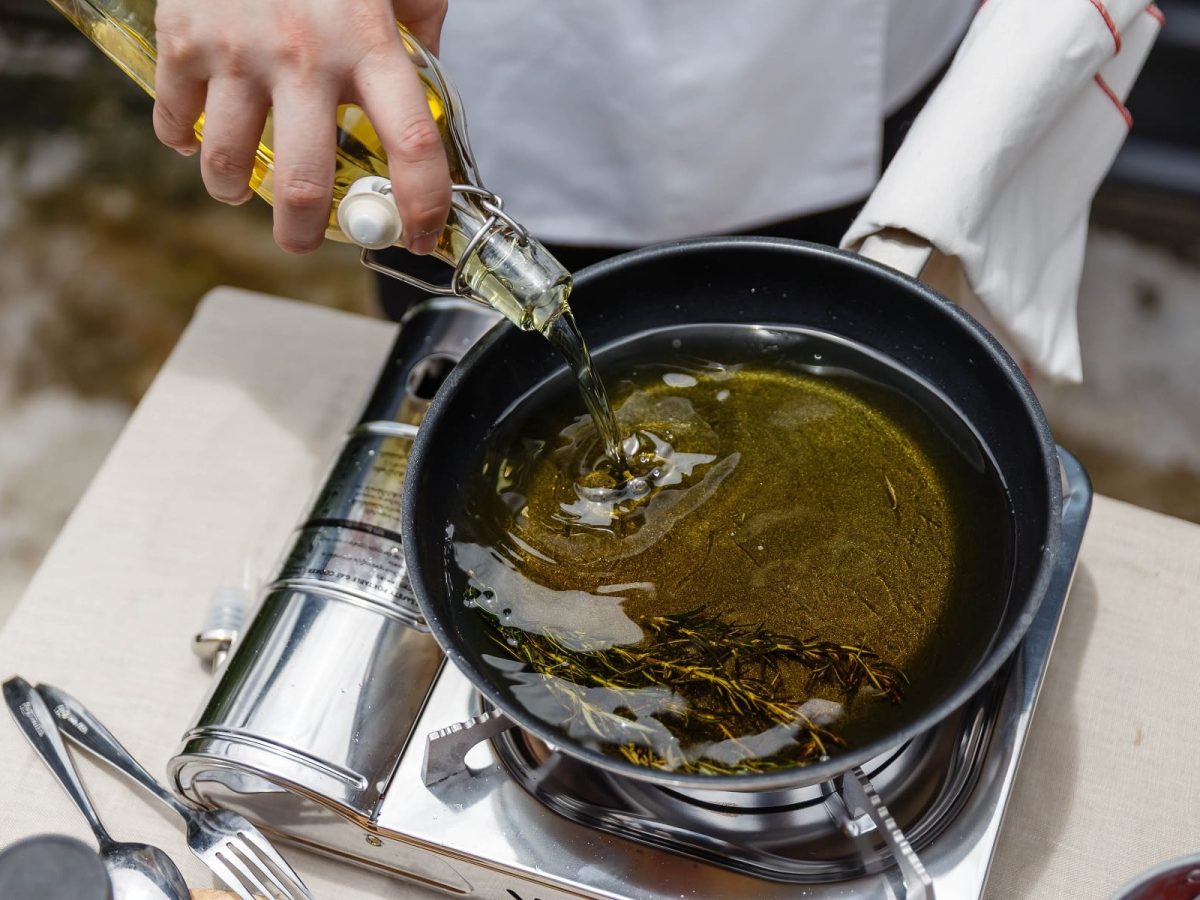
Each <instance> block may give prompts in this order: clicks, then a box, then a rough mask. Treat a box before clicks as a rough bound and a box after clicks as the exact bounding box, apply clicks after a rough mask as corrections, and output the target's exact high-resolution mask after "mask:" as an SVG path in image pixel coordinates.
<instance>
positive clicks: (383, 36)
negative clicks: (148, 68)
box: [154, 0, 450, 253]
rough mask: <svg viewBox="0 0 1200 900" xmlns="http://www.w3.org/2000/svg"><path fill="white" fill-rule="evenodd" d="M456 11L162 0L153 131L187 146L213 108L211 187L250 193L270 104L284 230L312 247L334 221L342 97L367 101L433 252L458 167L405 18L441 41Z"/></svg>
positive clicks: (304, 0) (407, 224)
mask: <svg viewBox="0 0 1200 900" xmlns="http://www.w3.org/2000/svg"><path fill="white" fill-rule="evenodd" d="M445 13H446V0H394V2H388V0H338V2H330V0H203V2H196V0H159V3H158V9H157V12H156V14H155V26H156V29H157V32H158V67H157V75H156V78H155V92H156V94H157V100H156V102H155V104H154V131H155V133H156V134H157V135H158V138H159V140H160V141H162V142H163V143H164V144H166V145H167V146H168V147H173V148H174V149H175V150H178V151H179V152H180V153H183V154H185V155H190V154H192V153H195V152H196V149H197V147H198V146H199V144H198V142H197V140H196V136H195V133H194V132H193V130H192V129H193V125H194V123H195V122H196V120H197V119H198V118H199V117H200V114H201V113H204V143H203V147H202V148H201V150H200V171H201V174H202V176H203V178H204V185H205V187H206V188H207V189H208V192H209V194H211V195H212V196H213V197H214V198H216V199H217V200H221V201H223V202H225V203H232V204H239V203H244V202H245V201H246V200H247V199H249V197H250V188H249V186H248V185H249V181H250V174H251V170H252V169H253V166H254V158H255V151H256V149H257V148H258V142H259V138H260V136H261V135H262V131H263V126H264V124H265V122H266V116H267V111H268V109H271V110H272V111H273V122H274V151H275V166H274V204H275V241H276V243H278V244H279V246H280V247H282V248H283V249H284V250H289V251H291V252H293V253H306V252H309V251H311V250H315V249H316V248H317V247H318V246H320V244H321V241H322V238H323V235H324V232H325V226H326V224H327V222H328V219H329V208H330V204H331V201H332V196H333V173H334V154H335V149H336V147H335V145H336V114H337V106H338V104H339V103H354V104H357V105H359V106H361V107H362V108H363V110H364V111H365V112H366V114H367V117H368V118H369V119H370V120H371V124H372V125H373V126H374V127H375V131H376V132H377V133H378V135H379V138H380V140H381V141H382V143H383V147H384V150H385V151H386V153H387V157H388V163H389V171H390V176H391V180H392V186H393V196H394V197H395V198H396V206H397V207H399V210H400V218H401V221H402V222H403V223H404V231H405V235H406V236H407V239H406V241H405V246H406V247H408V249H409V250H411V251H412V252H414V253H428V252H429V251H431V250H432V249H433V248H434V246H435V244H436V243H437V237H438V235H439V234H440V233H441V231H442V228H443V226H444V225H445V222H446V215H447V213H448V211H449V208H450V173H449V167H448V164H447V162H446V154H445V151H444V149H443V148H442V142H441V138H440V137H439V135H438V130H437V126H436V125H435V124H434V122H433V118H432V116H431V115H430V112H429V107H428V105H427V104H426V102H425V92H424V88H423V87H422V85H421V82H420V79H419V78H418V77H417V73H416V69H415V68H414V67H413V65H412V63H411V62H410V61H409V59H408V56H407V54H406V53H405V51H404V47H403V45H402V43H401V41H400V36H399V33H398V32H397V30H396V20H397V19H399V20H400V21H402V22H404V24H405V26H406V27H407V28H409V30H411V31H412V32H413V34H415V35H416V37H417V39H418V40H420V41H421V42H422V43H423V44H424V45H425V46H426V47H427V48H429V50H430V52H432V53H436V52H437V45H438V37H439V35H440V32H441V27H442V19H443V18H444V16H445Z"/></svg>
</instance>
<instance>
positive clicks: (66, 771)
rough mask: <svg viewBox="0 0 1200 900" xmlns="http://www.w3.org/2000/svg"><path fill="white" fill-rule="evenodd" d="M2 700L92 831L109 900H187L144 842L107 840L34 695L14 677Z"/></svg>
mask: <svg viewBox="0 0 1200 900" xmlns="http://www.w3.org/2000/svg"><path fill="white" fill-rule="evenodd" d="M4 702H5V704H6V705H7V706H8V709H9V711H10V712H11V713H12V714H13V718H14V719H16V720H17V724H18V725H19V726H20V727H21V731H23V732H24V733H25V737H26V738H28V739H29V743H30V744H32V745H33V749H34V750H36V751H37V753H38V755H39V756H41V758H42V760H43V761H44V762H45V763H46V765H47V766H48V767H49V768H50V771H51V772H53V773H54V776H55V777H56V778H57V779H58V782H59V784H61V785H62V786H63V790H65V791H66V792H67V795H68V796H69V797H70V798H71V799H72V800H73V801H75V805H76V806H77V807H79V811H80V812H81V813H83V817H84V818H85V819H87V823H88V825H90V826H91V828H92V831H93V832H94V833H95V835H96V842H97V843H98V844H99V845H100V859H101V860H102V861H103V863H104V867H105V869H107V870H108V877H109V879H110V880H111V881H112V889H113V900H188V898H189V897H190V896H191V894H190V893H189V891H188V886H187V884H186V883H185V882H184V880H183V876H182V875H181V874H180V873H179V869H178V868H177V867H176V866H175V863H173V862H171V858H170V857H169V856H167V854H166V853H164V852H163V851H162V850H159V849H158V848H157V847H151V846H150V845H149V844H122V843H117V842H116V841H114V840H113V839H112V837H110V836H109V833H108V831H106V830H105V828H104V826H103V825H102V824H101V823H100V818H99V816H97V815H96V810H95V808H94V807H93V806H92V801H91V800H90V799H88V795H87V792H86V791H85V790H84V789H83V782H81V781H80V780H79V774H78V773H77V772H76V771H75V767H74V765H72V764H71V757H69V756H68V755H67V748H66V747H65V746H63V742H62V738H61V737H60V736H59V734H58V728H57V727H56V726H55V724H54V717H53V716H52V715H51V713H50V710H49V708H48V707H47V706H46V702H45V701H44V700H43V699H42V698H41V696H40V695H39V694H38V692H37V691H35V690H34V689H33V688H32V687H31V686H30V685H29V683H28V682H27V681H25V679H24V678H20V677H16V676H14V677H13V678H10V679H9V680H8V681H6V682H4Z"/></svg>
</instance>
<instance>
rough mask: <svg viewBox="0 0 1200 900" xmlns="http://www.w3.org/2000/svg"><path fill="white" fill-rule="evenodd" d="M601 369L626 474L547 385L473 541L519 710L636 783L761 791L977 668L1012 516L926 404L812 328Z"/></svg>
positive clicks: (974, 445) (644, 354)
mask: <svg viewBox="0 0 1200 900" xmlns="http://www.w3.org/2000/svg"><path fill="white" fill-rule="evenodd" d="M602 361H603V364H604V365H603V369H604V373H605V377H606V380H607V381H608V383H609V384H610V385H611V386H612V387H613V389H614V395H615V398H616V404H615V406H616V417H617V422H618V426H619V427H620V428H621V429H622V430H623V431H624V432H626V433H630V432H632V433H634V434H635V436H636V447H634V446H633V444H634V442H633V441H629V440H627V441H626V447H627V448H628V449H629V451H630V452H629V455H628V463H627V465H628V472H626V473H621V472H614V465H613V464H612V463H611V462H610V461H608V459H607V458H606V457H605V455H604V447H603V442H602V441H601V440H600V438H599V436H598V435H597V433H596V430H595V427H594V425H593V423H592V421H591V420H590V419H588V418H587V417H581V416H578V415H577V414H576V412H577V411H576V408H575V407H573V405H572V403H571V400H572V398H571V397H570V393H569V392H567V391H566V390H565V389H564V388H565V383H564V382H562V381H561V380H558V381H552V382H550V383H547V384H546V385H544V386H543V387H542V388H541V389H539V390H537V391H535V392H533V393H532V394H531V395H530V396H529V397H527V398H526V399H525V401H523V402H522V403H521V404H519V405H518V406H516V407H515V408H514V409H513V410H512V411H511V412H510V414H509V415H508V416H507V417H506V418H505V420H504V421H503V422H501V423H500V424H499V425H498V426H497V428H496V429H495V431H494V432H493V434H492V435H491V436H490V439H489V441H488V443H487V446H486V448H485V450H484V451H483V456H482V458H481V461H480V471H479V476H478V478H477V480H476V482H475V484H473V485H472V486H471V488H470V490H469V491H468V493H467V498H468V499H467V503H466V504H465V506H464V511H463V515H462V517H461V520H460V521H459V522H458V523H456V525H455V528H454V532H453V546H452V548H451V550H452V554H453V557H454V560H455V562H456V564H457V566H458V568H459V569H460V570H461V572H462V573H463V575H464V576H465V578H464V581H465V583H466V585H467V587H466V596H465V597H464V599H465V600H466V603H465V604H464V608H463V609H462V610H461V611H460V613H459V615H463V616H480V617H482V618H483V619H484V620H485V621H486V623H487V625H488V626H489V628H488V631H489V633H490V636H491V638H492V644H493V646H491V647H490V648H489V650H490V653H489V655H488V656H487V657H486V658H487V660H488V661H489V662H490V663H491V664H492V665H493V666H495V667H496V669H497V678H496V680H497V681H498V682H503V683H505V684H506V685H507V686H508V689H509V690H511V692H512V695H513V697H514V699H515V700H516V702H517V703H518V704H520V705H522V706H524V707H525V708H526V709H527V710H529V711H530V712H531V713H532V714H533V715H535V716H538V717H539V718H541V719H543V720H544V721H546V722H548V723H549V724H551V725H553V726H555V727H557V728H559V729H560V730H561V731H563V732H564V733H566V734H567V735H568V736H570V737H572V738H575V739H577V740H581V741H583V742H585V743H588V744H591V745H594V746H598V747H600V748H602V749H604V750H605V751H606V752H609V753H613V754H616V755H619V756H623V757H625V758H626V759H629V760H631V761H633V762H637V763H642V764H645V765H653V766H659V767H664V768H669V769H673V770H677V771H693V772H710V773H722V774H723V773H740V772H752V771H761V770H765V769H770V768H775V767H780V766H795V765H803V764H805V763H807V762H811V761H813V760H815V759H818V758H821V757H823V756H826V755H832V754H835V753H836V752H837V750H838V748H840V747H847V746H850V747H852V746H854V745H858V744H862V743H864V742H865V741H867V740H870V739H871V738H872V737H875V736H877V735H879V734H881V733H884V732H886V731H887V730H889V729H891V728H893V727H895V726H897V725H898V724H900V723H902V722H903V721H905V720H906V719H907V718H909V717H911V716H913V715H915V714H917V713H919V712H920V711H922V710H923V709H924V708H926V707H927V706H928V705H929V704H931V703H933V702H936V701H937V699H938V698H939V697H940V696H941V695H942V694H943V693H944V692H946V691H947V690H949V689H950V688H951V687H952V686H953V684H954V683H955V682H956V680H957V679H959V678H961V677H962V676H964V675H965V674H966V672H967V671H969V669H970V668H971V667H972V666H973V665H974V664H975V663H976V662H977V661H978V660H979V659H980V658H981V657H982V654H983V653H984V652H985V650H986V648H987V645H988V643H989V642H990V639H991V636H992V634H993V633H994V630H995V627H996V625H997V623H998V621H999V619H1000V616H1001V614H1002V612H1003V608H1004V603H1005V601H1006V599H1007V590H1008V582H1007V575H1006V573H1007V567H1008V562H1007V557H1008V552H1009V550H1008V547H1009V543H1010V536H1009V531H1008V529H1009V527H1010V515H1009V508H1008V504H1007V497H1006V494H1005V492H1004V489H1003V485H1002V484H1001V482H1000V479H999V476H998V474H997V473H996V471H995V469H994V467H993V466H992V465H991V464H990V462H989V460H988V457H987V455H986V453H984V452H983V450H982V448H981V447H980V445H979V444H978V442H977V441H976V440H975V438H974V437H973V435H972V434H971V432H970V430H969V429H968V428H967V427H966V426H965V425H964V424H963V423H962V422H961V420H960V419H958V418H957V417H956V416H955V414H954V413H953V412H952V411H951V410H949V409H948V408H946V407H945V406H944V405H943V404H939V402H938V401H936V400H935V399H934V398H933V395H932V394H931V393H930V392H928V391H925V393H926V394H928V397H927V398H926V399H924V400H922V402H921V403H917V402H914V401H913V400H912V399H910V398H909V397H908V396H906V394H911V393H916V394H920V393H921V390H920V389H919V388H918V387H914V386H913V385H912V384H909V385H907V386H905V392H903V393H902V391H901V390H899V389H898V387H899V385H898V384H897V383H896V382H897V381H899V380H900V376H898V375H895V374H894V373H893V371H892V370H891V369H889V368H888V367H887V366H886V365H885V364H882V363H881V362H880V361H878V360H876V359H874V358H873V357H871V356H870V355H869V354H867V353H866V352H865V351H862V350H859V349H857V348H854V347H853V346H852V345H847V344H846V343H844V342H841V341H839V340H835V339H831V338H827V337H821V336H819V335H813V334H805V333H803V332H795V331H792V332H788V331H780V330H765V329H759V328H746V327H739V326H720V327H719V326H705V327H688V328H677V329H668V330H664V331H661V332H656V333H653V334H651V335H649V336H642V337H640V338H638V339H636V340H631V341H628V342H626V343H625V344H622V345H620V346H618V347H615V348H612V349H611V351H610V352H606V353H605V354H604V357H603V359H602ZM575 402H577V401H575Z"/></svg>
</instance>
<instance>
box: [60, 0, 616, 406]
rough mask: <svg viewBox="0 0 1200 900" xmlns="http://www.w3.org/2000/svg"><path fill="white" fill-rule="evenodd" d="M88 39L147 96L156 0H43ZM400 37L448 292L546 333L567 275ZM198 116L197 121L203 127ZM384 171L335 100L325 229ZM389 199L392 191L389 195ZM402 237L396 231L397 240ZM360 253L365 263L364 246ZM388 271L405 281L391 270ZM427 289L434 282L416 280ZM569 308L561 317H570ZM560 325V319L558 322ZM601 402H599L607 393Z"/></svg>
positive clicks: (267, 136) (448, 95)
mask: <svg viewBox="0 0 1200 900" xmlns="http://www.w3.org/2000/svg"><path fill="white" fill-rule="evenodd" d="M49 2H50V3H51V5H52V6H54V7H55V8H56V9H57V10H58V11H59V12H61V13H62V14H63V15H64V16H66V17H67V19H69V20H70V21H71V22H72V23H73V24H74V25H75V26H76V27H77V28H78V29H79V30H80V31H82V32H83V33H84V34H85V35H86V36H87V37H88V38H89V39H90V40H91V41H92V42H93V43H94V44H96V46H98V47H99V48H100V49H101V50H102V51H104V53H105V54H106V55H107V56H108V57H109V59H111V60H112V61H113V62H115V63H116V64H117V65H118V66H120V68H121V69H122V70H123V71H124V72H125V73H126V74H127V75H128V76H129V77H130V78H132V79H133V80H134V81H135V82H137V84H138V85H140V86H141V88H142V89H143V90H145V91H146V92H147V93H148V94H150V95H151V96H153V95H154V72H155V63H156V58H157V51H156V47H155V29H154V11H155V0H49ZM397 27H398V28H399V30H400V35H401V38H402V40H403V42H404V47H405V49H406V51H407V52H408V55H409V58H410V59H411V60H412V62H413V65H414V66H415V67H416V70H417V74H418V75H419V76H420V79H421V82H422V84H423V85H424V87H425V98H426V101H427V102H428V104H429V110H430V112H431V113H432V115H433V119H434V122H436V123H437V127H438V130H439V132H440V133H441V137H442V143H443V145H444V146H445V148H446V156H447V158H448V160H449V163H450V177H451V180H452V181H453V183H454V185H455V189H454V192H453V200H452V207H451V211H450V216H449V219H448V221H447V224H446V228H445V230H444V231H443V233H442V235H441V237H440V239H439V241H438V245H437V248H436V250H435V251H434V255H435V256H437V257H439V258H440V259H442V260H443V261H445V262H447V263H448V264H450V265H451V266H453V267H454V268H455V272H454V280H453V281H452V287H453V293H457V294H459V295H461V296H465V297H467V298H468V299H473V300H477V301H479V302H482V303H486V304H487V305H489V306H492V307H493V308H495V309H497V310H499V311H500V312H501V313H503V314H504V315H505V316H506V317H508V318H509V319H511V320H512V321H513V322H515V323H516V324H517V325H519V326H520V327H522V328H524V329H531V330H537V331H540V332H542V333H546V334H548V333H549V332H550V331H551V330H552V325H553V323H555V322H556V321H557V320H558V319H559V318H560V317H561V314H562V312H563V311H564V310H566V308H567V307H566V299H567V295H568V293H569V292H570V284H571V280H570V275H569V274H568V273H567V272H566V270H565V269H563V267H562V266H561V265H560V264H559V263H558V261H557V260H555V259H554V257H553V256H551V255H550V253H549V252H548V251H547V250H546V249H545V248H544V247H542V246H541V245H540V244H539V243H537V242H536V241H534V240H533V239H532V238H530V237H529V235H528V233H527V232H526V231H525V230H524V229H523V228H521V226H520V225H518V224H517V223H516V222H514V221H513V220H512V219H510V218H509V217H508V216H507V214H505V213H503V212H502V211H501V210H500V206H501V204H500V201H499V198H497V197H496V196H495V195H494V194H492V193H491V192H489V191H487V190H486V189H484V188H483V187H482V186H481V182H480V178H479V175H478V173H477V171H476V169H475V163H474V159H473V158H472V155H471V151H470V147H469V145H468V143H467V138H466V130H465V126H464V123H463V116H462V111H461V104H460V101H459V99H458V96H457V94H456V92H455V91H454V89H453V87H452V86H451V85H450V84H449V83H448V82H447V81H446V79H445V77H444V75H443V73H442V71H441V68H440V67H439V65H438V63H437V60H436V59H435V58H434V57H433V55H432V54H430V53H429V52H428V51H426V50H425V48H424V47H423V46H421V44H420V43H419V42H418V41H417V40H416V38H414V37H413V36H412V34H410V33H409V32H408V31H407V30H406V29H405V28H404V26H402V25H398V26H397ZM203 127H204V119H203V117H201V118H200V120H199V121H197V122H196V136H197V137H198V138H201V139H202V137H203ZM272 133H273V128H272V123H271V119H270V118H268V119H267V124H266V128H265V130H264V131H263V135H262V140H261V142H260V143H259V145H258V152H257V158H256V160H255V163H254V171H253V174H252V175H251V179H250V187H251V189H252V190H253V191H254V192H255V193H256V194H258V195H259V196H260V197H262V198H263V199H264V200H266V201H267V202H268V203H271V202H272V196H273V191H274V185H273V168H274V151H273V150H272ZM387 175H388V169H387V158H386V155H385V153H384V150H383V145H382V143H381V141H380V140H379V137H378V135H377V134H376V133H375V129H374V128H372V126H371V123H370V121H368V119H367V116H366V114H365V113H364V112H363V111H362V110H361V109H360V108H359V107H357V106H353V105H343V106H341V107H339V109H338V133H337V165H336V170H335V174H334V188H333V206H332V209H331V210H330V214H329V223H328V227H327V229H326V232H325V233H326V235H327V236H328V237H330V238H333V239H335V240H342V241H346V240H348V238H347V235H346V234H345V233H344V231H343V230H342V228H340V227H339V224H338V207H339V205H340V204H341V203H342V201H343V200H344V199H345V198H346V196H347V194H348V193H349V192H350V190H351V187H352V186H354V185H355V184H356V183H359V184H362V183H363V180H364V179H372V180H374V181H376V182H378V181H381V180H383V179H386V178H387ZM389 202H390V199H389ZM396 244H397V245H398V246H402V245H403V244H402V238H401V239H398V240H397V241H396ZM364 262H366V263H367V264H368V265H371V266H372V267H373V268H382V267H380V266H378V265H377V264H373V263H372V262H371V261H370V260H369V258H368V257H367V256H366V255H365V254H364ZM384 271H387V272H388V274H392V275H395V276H396V277H399V278H401V279H402V280H406V281H410V282H412V281H413V279H411V278H409V277H408V276H406V275H404V274H403V273H401V272H396V271H395V270H391V269H385V270H384ZM418 286H421V287H425V288H428V289H430V290H431V292H438V293H447V292H448V291H446V290H444V289H442V290H438V289H437V288H436V287H433V286H430V285H425V284H424V283H418ZM568 318H569V317H568ZM559 327H560V328H561V327H562V326H561V325H560V326H559ZM605 405H607V402H605Z"/></svg>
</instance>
